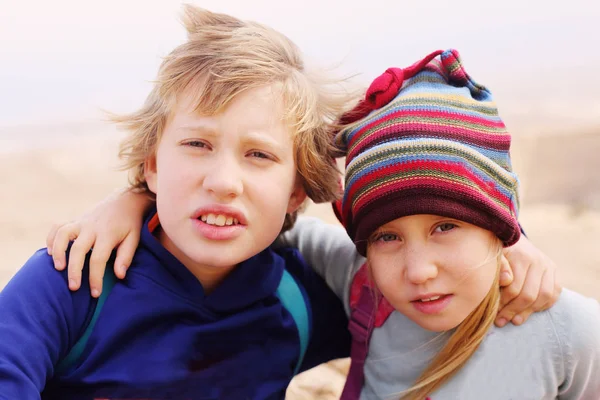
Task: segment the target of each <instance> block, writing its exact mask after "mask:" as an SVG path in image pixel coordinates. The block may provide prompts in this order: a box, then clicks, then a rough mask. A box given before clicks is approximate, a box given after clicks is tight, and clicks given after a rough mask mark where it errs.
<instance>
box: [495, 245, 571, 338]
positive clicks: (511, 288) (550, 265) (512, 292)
mask: <svg viewBox="0 0 600 400" xmlns="http://www.w3.org/2000/svg"><path fill="white" fill-rule="evenodd" d="M504 257H505V263H504V264H505V265H504V266H503V268H502V271H501V273H500V274H501V275H500V286H503V287H502V288H501V297H500V311H499V312H498V316H497V317H496V321H495V322H496V325H497V326H499V327H502V326H504V325H506V324H507V323H508V322H509V321H512V323H513V324H514V325H521V324H522V323H523V322H525V321H527V318H529V316H530V315H531V314H532V313H533V312H538V311H543V310H546V309H548V308H550V307H551V306H552V305H554V303H556V300H558V297H559V295H560V292H561V290H562V287H561V286H560V285H559V284H558V281H557V279H556V264H554V262H553V261H552V260H551V259H550V258H549V257H548V256H546V255H545V254H544V253H542V252H541V251H540V250H539V249H538V248H537V247H535V246H534V245H533V244H532V243H531V242H530V241H529V239H527V238H526V237H525V235H521V239H519V241H518V242H517V243H516V244H514V245H513V246H511V247H508V248H506V249H504ZM507 274H508V275H507Z"/></svg>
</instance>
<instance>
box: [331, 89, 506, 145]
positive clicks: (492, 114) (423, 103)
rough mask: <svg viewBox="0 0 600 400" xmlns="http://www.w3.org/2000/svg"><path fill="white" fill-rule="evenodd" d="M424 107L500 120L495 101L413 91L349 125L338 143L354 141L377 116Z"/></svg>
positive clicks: (370, 125)
mask: <svg viewBox="0 0 600 400" xmlns="http://www.w3.org/2000/svg"><path fill="white" fill-rule="evenodd" d="M392 105H393V106H394V107H391V106H392ZM417 107H422V108H424V109H434V108H438V109H446V110H448V111H449V112H455V113H466V114H467V115H471V114H474V115H475V116H479V117H480V118H481V117H484V118H488V119H491V120H494V121H497V120H499V119H500V118H499V116H498V111H497V109H496V106H495V104H494V103H493V102H491V101H490V102H485V103H483V102H477V101H473V102H471V103H468V104H465V101H464V97H463V96H460V95H457V94H456V93H446V94H442V93H436V94H432V93H413V94H411V95H410V96H397V97H396V99H394V100H393V101H392V102H391V103H390V104H389V105H388V106H386V107H383V108H381V109H379V110H376V111H373V112H372V113H371V114H370V115H369V118H368V119H365V120H363V121H360V120H359V121H357V122H356V123H354V124H351V125H349V126H348V127H347V128H346V129H345V130H344V132H345V134H344V135H338V137H337V141H338V145H340V144H342V143H341V141H347V142H350V141H352V139H353V137H354V136H355V135H356V134H357V133H359V132H360V131H361V130H362V129H363V128H366V129H368V127H372V126H373V125H374V124H376V123H377V120H376V118H378V117H381V118H384V117H386V116H387V115H389V114H391V113H395V112H397V111H398V110H399V109H401V108H405V109H418V108H417Z"/></svg>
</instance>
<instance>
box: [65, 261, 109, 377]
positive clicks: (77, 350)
mask: <svg viewBox="0 0 600 400" xmlns="http://www.w3.org/2000/svg"><path fill="white" fill-rule="evenodd" d="M116 282H117V277H116V276H115V274H114V271H113V265H112V263H108V264H107V265H106V272H105V273H104V278H103V279H102V294H101V295H100V297H99V298H98V301H97V303H96V308H95V309H94V314H93V315H92V319H91V320H90V322H89V323H88V326H87V327H86V328H85V331H84V332H83V335H81V337H80V338H79V340H77V342H76V343H75V344H74V345H73V347H71V350H70V351H69V353H68V354H67V356H66V357H65V358H63V359H62V360H61V361H60V362H59V363H58V365H57V366H56V368H55V371H56V373H62V372H65V371H67V370H68V369H70V368H71V367H74V366H76V365H77V364H78V362H79V361H80V359H81V355H82V354H83V350H85V346H86V345H87V341H88V339H89V338H90V335H91V334H92V331H93V330H94V326H95V325H96V322H97V321H98V317H100V312H101V311H102V306H104V303H105V302H106V299H107V298H108V295H109V294H110V292H111V291H112V288H113V287H114V286H115V283H116Z"/></svg>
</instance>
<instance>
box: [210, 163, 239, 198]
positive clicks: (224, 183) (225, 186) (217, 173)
mask: <svg viewBox="0 0 600 400" xmlns="http://www.w3.org/2000/svg"><path fill="white" fill-rule="evenodd" d="M241 175H242V169H241V168H240V166H239V165H237V163H236V162H235V160H231V159H229V157H220V159H219V161H218V162H216V163H215V165H214V166H213V168H212V169H211V170H210V171H209V172H207V174H206V175H205V176H204V181H203V187H204V189H206V190H207V191H208V192H210V193H212V194H213V195H214V196H215V197H217V198H220V199H221V198H223V199H224V198H233V197H237V196H239V195H241V194H242V192H243V190H244V185H243V181H242V176H241Z"/></svg>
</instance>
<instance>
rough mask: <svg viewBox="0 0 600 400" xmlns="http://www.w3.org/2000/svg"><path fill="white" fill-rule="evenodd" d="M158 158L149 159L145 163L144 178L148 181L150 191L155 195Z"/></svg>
mask: <svg viewBox="0 0 600 400" xmlns="http://www.w3.org/2000/svg"><path fill="white" fill-rule="evenodd" d="M156 175H157V174H156V156H152V157H148V158H147V159H146V161H145V162H144V178H145V179H146V184H147V185H148V189H150V191H151V192H152V193H154V194H156V186H157V185H156V179H157V176H156Z"/></svg>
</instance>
